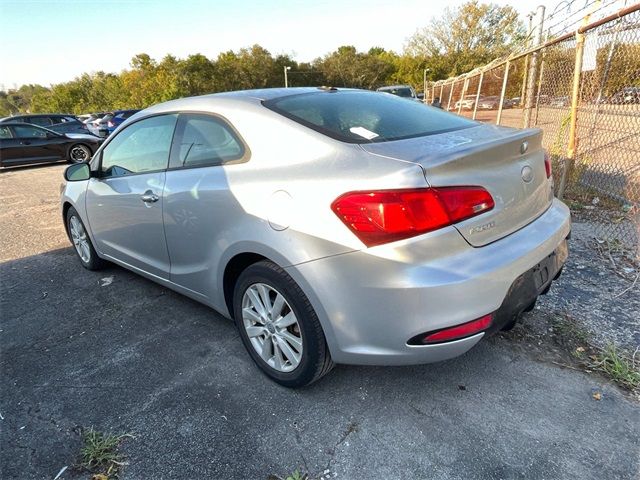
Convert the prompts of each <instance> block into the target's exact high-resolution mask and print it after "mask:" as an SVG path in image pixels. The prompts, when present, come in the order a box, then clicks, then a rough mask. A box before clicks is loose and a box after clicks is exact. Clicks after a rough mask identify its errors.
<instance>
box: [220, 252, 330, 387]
mask: <svg viewBox="0 0 640 480" xmlns="http://www.w3.org/2000/svg"><path fill="white" fill-rule="evenodd" d="M233 310H234V318H235V322H236V325H237V327H238V330H239V331H240V337H241V338H242V342H243V343H244V345H245V347H246V349H247V351H248V352H249V355H250V356H251V358H252V359H253V361H254V362H255V363H256V364H257V366H258V367H259V368H260V369H261V370H262V371H263V372H264V373H266V374H267V375H268V376H269V377H270V378H271V379H273V380H275V381H276V382H277V383H279V384H281V385H284V386H285V387H302V386H305V385H309V384H310V383H313V382H315V381H317V380H319V379H320V378H321V377H323V376H324V375H326V374H327V373H328V372H329V371H330V370H331V369H332V368H333V365H334V364H333V361H332V360H331V355H330V353H329V349H328V347H327V342H326V340H325V337H324V333H323V331H322V327H321V326H320V321H319V320H318V317H317V315H316V313H315V311H314V309H313V307H312V306H311V304H310V303H309V299H308V298H307V297H306V295H305V294H304V292H303V291H302V290H301V289H300V287H299V286H298V284H297V283H296V282H295V281H294V280H293V279H292V278H291V277H290V276H289V275H288V274H287V273H286V272H285V271H284V270H283V269H281V268H280V267H278V266H277V265H276V264H274V263H272V262H269V261H262V262H258V263H255V264H253V265H251V266H250V267H248V268H247V269H246V270H245V271H244V272H242V274H241V275H240V278H239V279H238V282H237V283H236V286H235V290H234V298H233Z"/></svg>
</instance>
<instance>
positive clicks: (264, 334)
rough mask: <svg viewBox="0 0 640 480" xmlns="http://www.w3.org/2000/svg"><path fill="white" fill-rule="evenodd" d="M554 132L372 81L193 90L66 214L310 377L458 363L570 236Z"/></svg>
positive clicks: (134, 266)
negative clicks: (545, 144) (368, 84)
mask: <svg viewBox="0 0 640 480" xmlns="http://www.w3.org/2000/svg"><path fill="white" fill-rule="evenodd" d="M541 140H542V134H541V131H540V130H516V129H511V128H504V127H497V126H493V125H485V124H481V123H477V122H474V121H471V120H468V119H465V118H462V117H459V116H457V115H453V114H450V113H447V112H444V111H442V110H440V109H436V108H432V107H427V106H425V105H420V104H418V103H416V102H407V101H405V100H403V99H401V98H399V97H396V96H393V95H380V94H379V93H374V92H367V91H360V90H347V89H345V90H342V89H339V90H338V89H335V88H299V89H294V88H289V89H267V90H253V91H244V92H230V93H221V94H215V95H207V96H202V97H195V98H185V99H181V100H175V101H170V102H167V103H163V104H160V105H156V106H154V107H151V108H148V109H146V110H144V111H142V112H140V113H138V114H136V115H135V116H133V117H132V118H130V119H129V120H127V121H126V122H125V123H123V124H122V125H121V126H120V127H119V128H118V129H117V130H116V131H115V132H114V134H112V135H111V136H110V137H109V139H108V140H107V141H106V142H105V143H104V145H103V146H102V147H101V148H100V149H99V150H98V152H97V153H96V154H95V155H94V157H93V160H92V161H91V163H90V164H88V165H87V164H82V165H73V166H70V167H69V168H68V169H67V171H66V172H65V178H66V180H67V182H66V185H65V186H64V190H63V192H62V215H63V218H64V223H65V226H66V228H67V232H68V234H69V237H70V239H71V240H72V242H73V244H74V245H75V249H76V251H77V253H78V256H79V258H80V261H81V263H82V265H83V266H84V267H86V268H88V269H97V268H99V267H100V266H102V265H103V264H104V262H105V261H110V262H113V263H116V264H118V265H121V266H123V267H125V268H127V269H130V270H133V271H134V272H137V273H139V274H141V275H143V276H145V277H147V278H149V279H151V280H153V281H156V282H158V283H160V284H162V285H165V286H166V287H169V288H171V289H174V290H176V291H178V292H180V293H183V294H184V295H187V296H188V297H191V298H193V299H196V300H198V301H200V302H202V303H205V304H207V305H209V306H211V307H212V308H213V309H215V310H217V311H218V312H220V313H221V314H223V315H224V316H227V317H230V318H233V319H234V321H235V323H236V324H237V326H238V329H239V331H240V336H241V338H242V341H243V343H244V344H245V347H246V348H247V350H248V352H249V354H250V355H251V357H252V358H253V360H254V361H255V363H256V364H257V365H258V367H259V368H260V369H261V370H262V371H263V372H265V373H266V374H267V375H268V376H269V377H271V378H272V379H274V380H275V381H276V382H278V383H280V384H283V385H285V386H289V387H296V386H302V385H306V384H309V383H311V382H313V381H315V380H318V379H319V378H320V377H322V376H323V375H324V374H326V373H327V372H329V371H330V370H331V368H332V366H333V365H334V362H335V363H344V364H368V365H372V364H376V365H407V364H418V363H426V362H434V361H439V360H444V359H448V358H452V357H455V356H457V355H461V354H463V353H464V352H466V351H467V350H469V349H470V348H471V347H473V346H474V345H475V344H476V343H478V342H479V341H480V340H481V339H482V338H483V337H485V336H487V335H489V334H491V333H494V332H496V331H498V330H500V329H504V328H509V327H510V326H512V325H513V324H514V322H515V320H516V318H517V316H518V315H519V314H520V313H521V312H522V311H524V310H527V309H531V308H533V305H534V303H535V301H536V298H537V297H538V295H540V294H542V293H545V292H546V291H547V290H548V289H549V287H550V285H551V282H552V280H554V278H556V277H557V276H558V275H559V274H560V271H561V268H562V266H563V264H564V262H565V260H566V258H567V244H566V239H567V237H568V235H569V233H570V216H569V210H568V209H567V207H566V206H565V205H564V204H563V203H562V202H560V201H559V200H557V199H555V198H554V196H553V188H552V187H553V185H552V177H551V164H550V162H549V160H548V158H547V157H546V155H545V152H544V150H543V148H542V146H541Z"/></svg>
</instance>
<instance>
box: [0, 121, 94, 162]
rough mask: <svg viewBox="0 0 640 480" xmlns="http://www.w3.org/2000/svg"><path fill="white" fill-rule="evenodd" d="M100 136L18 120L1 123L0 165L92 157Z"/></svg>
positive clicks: (80, 160)
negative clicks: (58, 129)
mask: <svg viewBox="0 0 640 480" xmlns="http://www.w3.org/2000/svg"><path fill="white" fill-rule="evenodd" d="M102 142H103V139H101V138H98V137H96V136H94V135H90V134H79V133H58V132H54V131H53V130H49V129H47V128H43V127H39V126H37V125H30V124H25V123H20V122H3V123H0V167H12V166H17V165H27V164H30V163H51V162H59V161H60V160H67V161H69V162H71V163H81V162H86V161H89V160H90V159H91V157H92V156H93V154H94V153H95V151H96V150H97V149H98V147H99V146H100V144H101V143H102Z"/></svg>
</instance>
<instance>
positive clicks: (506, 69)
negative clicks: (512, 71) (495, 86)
mask: <svg viewBox="0 0 640 480" xmlns="http://www.w3.org/2000/svg"><path fill="white" fill-rule="evenodd" d="M510 65H511V61H510V60H507V63H506V64H505V66H504V77H503V78H502V91H501V92H500V103H499V104H498V118H496V125H500V119H501V118H502V104H503V103H504V94H505V93H506V91H507V79H508V78H509V66H510Z"/></svg>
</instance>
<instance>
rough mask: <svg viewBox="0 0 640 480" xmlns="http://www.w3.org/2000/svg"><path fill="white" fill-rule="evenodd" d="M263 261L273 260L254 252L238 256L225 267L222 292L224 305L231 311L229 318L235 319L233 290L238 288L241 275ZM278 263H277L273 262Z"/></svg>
mask: <svg viewBox="0 0 640 480" xmlns="http://www.w3.org/2000/svg"><path fill="white" fill-rule="evenodd" d="M263 260H269V261H270V262H273V260H271V259H269V258H267V257H265V256H264V255H260V254H259V253H254V252H243V253H238V254H236V255H235V256H234V257H233V258H231V259H230V260H229V261H228V262H227V265H226V266H225V269H224V273H223V275H222V291H223V295H224V303H225V305H226V307H227V310H228V311H229V316H230V317H231V318H233V315H234V314H233V290H234V288H235V286H236V282H237V281H238V278H239V277H240V274H241V273H242V272H243V271H245V270H246V269H247V268H248V267H250V266H251V265H253V264H254V263H258V262H261V261H263ZM273 263H276V262H273Z"/></svg>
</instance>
